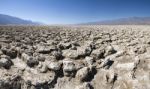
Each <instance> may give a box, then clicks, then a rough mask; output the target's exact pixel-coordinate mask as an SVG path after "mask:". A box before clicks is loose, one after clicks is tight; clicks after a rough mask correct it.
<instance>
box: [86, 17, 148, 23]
mask: <svg viewBox="0 0 150 89" xmlns="http://www.w3.org/2000/svg"><path fill="white" fill-rule="evenodd" d="M83 24H85V25H87V24H89V25H90V24H91V25H150V17H129V18H120V19H114V20H105V21H97V22H89V23H83Z"/></svg>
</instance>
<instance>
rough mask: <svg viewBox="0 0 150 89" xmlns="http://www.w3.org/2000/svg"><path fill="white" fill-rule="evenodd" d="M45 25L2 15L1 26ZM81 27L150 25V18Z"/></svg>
mask: <svg viewBox="0 0 150 89" xmlns="http://www.w3.org/2000/svg"><path fill="white" fill-rule="evenodd" d="M42 24H43V23H39V22H33V21H30V20H24V19H21V18H18V17H14V16H9V15H4V14H0V25H42ZM80 25H150V17H128V18H119V19H114V20H104V21H95V22H87V23H81V24H80Z"/></svg>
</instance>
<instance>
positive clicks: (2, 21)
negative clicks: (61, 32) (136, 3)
mask: <svg viewBox="0 0 150 89" xmlns="http://www.w3.org/2000/svg"><path fill="white" fill-rule="evenodd" d="M39 24H40V23H38V22H32V21H29V20H24V19H20V18H17V17H13V16H9V15H4V14H0V25H39Z"/></svg>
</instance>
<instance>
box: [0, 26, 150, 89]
mask: <svg viewBox="0 0 150 89" xmlns="http://www.w3.org/2000/svg"><path fill="white" fill-rule="evenodd" d="M0 89H150V26H146V25H145V26H139V25H138V26H136V25H132V26H131V25H130V26H129V25H124V26H123V25H122V26H117V25H115V26H96V25H93V26H0Z"/></svg>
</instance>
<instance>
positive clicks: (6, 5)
mask: <svg viewBox="0 0 150 89" xmlns="http://www.w3.org/2000/svg"><path fill="white" fill-rule="evenodd" d="M0 14H7V15H12V16H16V17H20V18H23V19H27V20H33V21H38V22H43V23H47V24H74V23H84V22H93V21H101V20H109V19H116V18H122V17H133V16H142V17H145V16H150V0H0Z"/></svg>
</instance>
